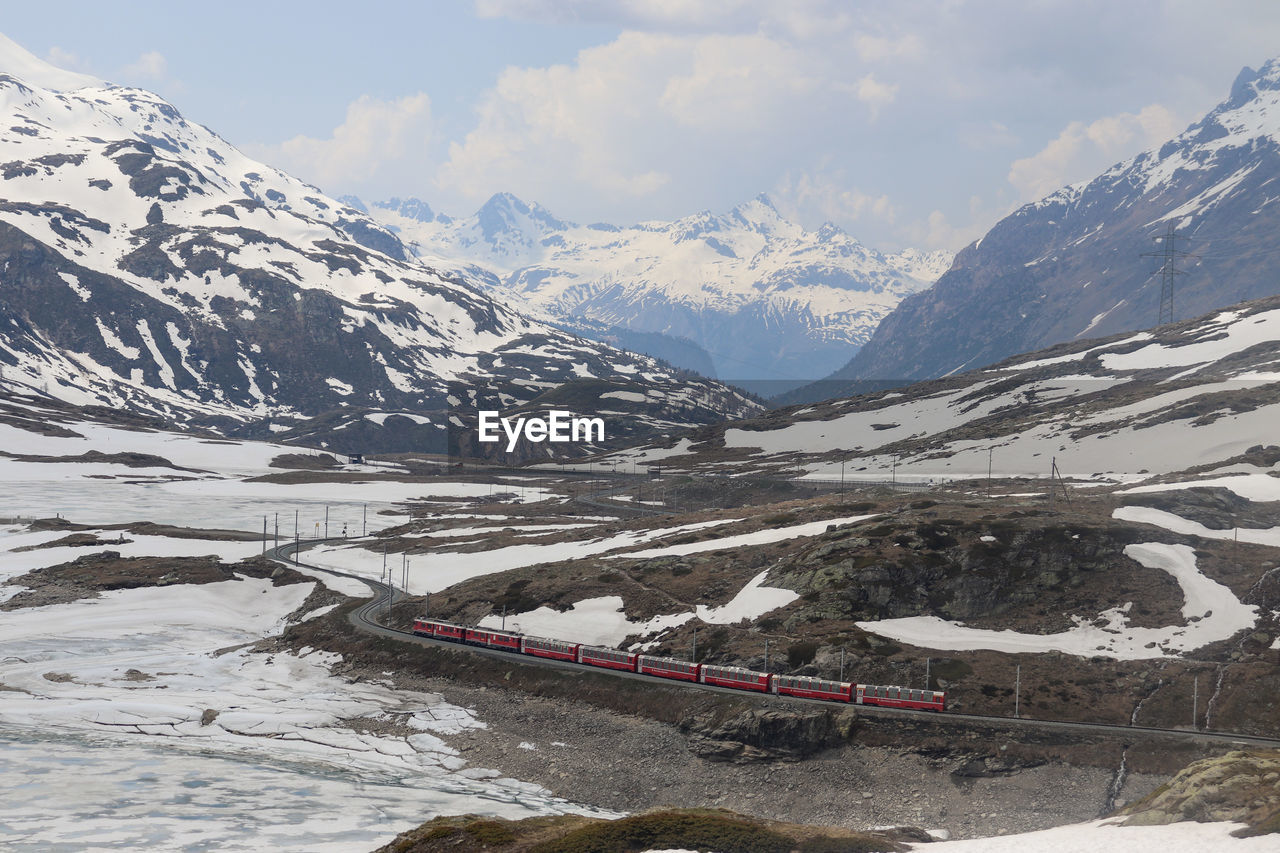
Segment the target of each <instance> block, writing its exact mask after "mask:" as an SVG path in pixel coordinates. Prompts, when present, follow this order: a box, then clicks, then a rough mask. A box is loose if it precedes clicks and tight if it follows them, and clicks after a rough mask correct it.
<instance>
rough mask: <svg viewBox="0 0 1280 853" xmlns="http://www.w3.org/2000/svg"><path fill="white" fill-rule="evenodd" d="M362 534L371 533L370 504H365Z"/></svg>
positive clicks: (361, 523)
mask: <svg viewBox="0 0 1280 853" xmlns="http://www.w3.org/2000/svg"><path fill="white" fill-rule="evenodd" d="M360 535H361V536H368V535H369V505H368V504H365V505H364V515H363V520H362V521H361V522H360Z"/></svg>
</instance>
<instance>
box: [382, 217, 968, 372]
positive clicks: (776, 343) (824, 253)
mask: <svg viewBox="0 0 1280 853" xmlns="http://www.w3.org/2000/svg"><path fill="white" fill-rule="evenodd" d="M371 213H372V215H373V216H374V217H375V218H376V219H378V221H379V222H381V223H382V224H383V225H385V226H387V227H388V228H390V229H391V230H393V231H395V232H396V233H398V234H399V235H400V236H401V237H402V238H403V239H404V240H405V242H406V243H409V244H410V245H411V246H413V247H414V248H415V250H416V251H419V252H420V253H421V254H423V255H424V256H428V255H430V256H439V257H443V258H449V259H451V260H455V261H468V262H471V263H473V264H476V265H478V266H480V267H483V268H486V269H488V270H490V271H492V273H493V277H492V279H490V281H491V283H492V284H493V285H494V286H498V287H502V288H504V289H506V290H508V291H511V292H513V293H515V294H517V295H518V296H519V297H520V298H521V299H523V300H525V301H527V302H528V303H529V304H531V305H533V306H536V307H540V308H542V309H544V310H545V311H546V312H547V313H548V315H549V316H551V317H553V318H556V319H558V320H560V321H574V320H577V319H585V320H588V321H592V322H595V323H604V324H606V325H608V326H614V327H621V328H625V329H630V330H634V331H640V332H650V333H661V334H664V335H670V336H675V337H683V338H687V339H689V340H691V341H693V342H695V343H697V344H698V345H700V346H701V347H703V348H704V349H705V350H706V351H707V352H709V353H710V354H711V357H712V360H713V363H714V368H715V370H716V373H717V375H719V376H721V377H726V378H733V379H755V380H760V379H765V380H780V379H795V378H817V377H819V376H822V375H825V374H826V373H828V372H830V371H831V370H834V369H835V368H836V367H838V366H839V365H840V364H843V363H844V362H845V361H847V360H848V358H849V355H850V353H851V352H852V351H853V350H855V349H856V348H857V347H858V346H860V345H861V344H863V343H864V342H865V341H866V340H867V339H868V338H869V337H870V336H871V332H872V331H873V330H874V329H875V327H876V324H877V323H879V321H880V319H881V318H882V317H883V316H884V315H885V314H887V313H888V312H889V311H890V310H891V309H892V308H893V307H894V306H895V305H897V304H898V302H899V301H901V299H902V298H903V297H904V296H906V295H907V294H909V293H912V292H914V291H917V290H919V289H921V288H922V287H926V286H927V285H928V284H929V283H930V282H932V281H933V280H935V279H936V278H937V277H938V276H939V275H941V274H942V272H943V271H944V270H945V269H946V268H947V265H948V264H949V263H950V262H951V257H950V255H949V254H946V253H942V252H934V253H923V252H918V251H915V250H910V249H909V250H906V251H904V252H902V253H899V254H896V255H886V254H882V253H880V252H877V251H875V250H874V249H869V248H867V247H865V246H863V245H861V244H860V243H858V242H857V241H856V240H854V239H853V238H852V237H850V236H849V235H848V234H846V233H845V232H843V231H841V230H840V229H839V228H837V227H836V226H834V225H830V224H828V225H824V226H823V227H822V228H820V229H818V230H817V231H805V230H804V229H803V228H801V227H800V226H799V225H796V224H794V223H792V222H789V221H788V220H786V219H785V218H783V217H782V216H781V215H780V214H779V213H778V211H777V210H775V209H774V207H773V204H772V203H771V202H770V201H769V199H768V198H767V197H766V196H763V195H761V196H758V197H757V198H755V199H754V200H752V201H749V202H747V203H745V204H741V205H739V206H738V207H735V208H734V209H733V210H731V211H729V212H728V213H727V214H724V215H713V214H711V213H708V212H703V213H699V214H696V215H693V216H688V217H685V218H683V219H679V220H676V221H675V222H643V223H640V224H638V225H634V226H631V227H627V228H620V227H618V226H616V225H607V224H603V223H596V224H592V225H576V224H574V223H571V222H565V221H564V220H561V219H558V218H557V217H555V216H554V215H553V214H551V213H550V212H549V211H547V210H546V209H545V208H543V207H540V206H539V205H537V204H528V203H526V202H524V201H521V200H520V199H518V198H516V197H515V196H512V195H510V194H507V193H500V194H498V195H495V196H494V197H493V198H491V199H489V201H488V202H486V203H485V205H484V206H483V207H482V208H480V210H479V211H478V212H477V213H476V214H475V215H473V216H470V217H468V218H466V219H456V220H455V219H451V218H450V217H448V216H443V215H441V214H437V213H435V212H433V211H432V210H431V208H430V207H429V206H428V205H426V204H425V203H424V202H421V201H419V200H417V199H408V200H401V199H392V200H390V201H387V202H377V203H375V204H374V205H373V206H372V208H371Z"/></svg>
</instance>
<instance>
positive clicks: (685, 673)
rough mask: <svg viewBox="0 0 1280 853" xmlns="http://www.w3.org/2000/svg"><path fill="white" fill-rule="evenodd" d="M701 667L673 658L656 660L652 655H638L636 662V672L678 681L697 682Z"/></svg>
mask: <svg viewBox="0 0 1280 853" xmlns="http://www.w3.org/2000/svg"><path fill="white" fill-rule="evenodd" d="M701 668H702V667H701V665H699V664H696V663H689V661H687V660H676V659H675V658H658V657H654V656H653V655H640V658H639V660H637V661H636V672H643V673H646V674H648V675H656V676H658V677H659V678H675V679H678V680H680V681H697V680H698V671H699V670H700V669H701Z"/></svg>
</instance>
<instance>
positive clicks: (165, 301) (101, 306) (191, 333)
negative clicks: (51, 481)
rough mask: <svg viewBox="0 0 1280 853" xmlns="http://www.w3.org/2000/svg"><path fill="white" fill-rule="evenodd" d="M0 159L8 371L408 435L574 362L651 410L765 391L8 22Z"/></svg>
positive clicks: (540, 387) (37, 382)
mask: <svg viewBox="0 0 1280 853" xmlns="http://www.w3.org/2000/svg"><path fill="white" fill-rule="evenodd" d="M6 67H17V68H20V69H23V70H24V71H25V72H27V73H28V75H29V76H28V78H27V79H23V78H20V77H18V76H15V75H13V74H5V73H3V71H4V69H5V68H6ZM41 81H45V82H49V83H50V85H49V86H44V85H41ZM0 179H2V183H0V269H2V270H3V272H0V321H2V322H0V370H2V376H0V378H3V380H4V381H6V382H10V383H16V384H18V385H22V386H26V387H29V388H33V389H37V390H39V391H41V392H42V393H45V394H48V395H50V396H52V397H56V398H59V399H63V400H66V401H69V402H73V403H77V404H95V405H105V406H111V407H119V408H128V409H132V410H134V411H139V412H146V413H151V414H156V415H160V416H163V417H165V418H168V419H170V420H172V421H175V422H179V423H189V424H196V425H205V426H217V427H219V428H221V429H224V430H228V431H232V432H236V433H238V434H247V435H271V434H274V433H285V434H286V436H285V437H288V435H294V434H296V435H307V436H308V437H311V438H313V439H316V440H325V441H328V442H330V443H331V446H334V447H337V448H342V447H345V446H346V445H350V444H353V440H352V438H351V437H352V436H353V435H354V433H351V432H347V433H345V434H344V433H343V432H342V430H344V429H349V427H351V426H352V425H353V424H359V425H360V429H361V431H362V433H363V434H362V435H361V436H360V437H359V439H358V441H355V442H354V443H355V445H356V446H357V447H359V448H362V449H375V448H379V449H403V450H409V449H414V450H422V449H428V445H432V444H434V445H438V446H433V447H431V449H443V438H442V436H444V435H445V434H446V432H447V427H448V422H447V418H448V415H449V414H450V413H451V412H453V411H455V410H460V409H467V408H470V407H473V406H480V407H484V408H495V409H507V408H511V407H513V406H519V405H521V404H523V403H527V402H529V401H530V400H533V399H534V398H536V397H538V396H539V395H543V394H545V393H547V392H548V391H551V390H554V389H556V388H557V387H559V386H563V385H565V384H566V383H575V382H581V381H591V382H594V383H603V386H607V387H603V391H605V392H607V391H609V390H614V391H617V392H619V393H630V394H632V396H633V397H635V396H637V395H639V396H638V400H639V401H640V403H641V404H642V405H637V406H633V407H632V408H630V409H626V407H625V406H623V403H625V402H626V401H622V402H620V403H618V404H617V405H613V406H610V408H611V409H620V407H621V409H622V410H625V414H626V415H627V416H628V417H634V418H639V419H641V420H644V419H647V418H650V417H652V418H653V423H652V425H653V426H654V428H656V429H663V430H666V429H669V428H671V426H672V425H688V424H691V423H698V422H704V421H705V420H708V419H716V418H719V417H722V416H724V415H726V414H740V413H743V412H745V411H750V410H752V409H754V408H756V406H755V404H754V403H751V402H750V401H748V400H746V399H744V398H743V397H742V396H740V395H738V394H736V393H735V392H732V391H729V390H728V389H726V388H724V387H723V386H719V385H716V384H714V383H709V382H704V381H689V380H688V379H686V378H685V377H683V376H681V375H679V374H677V373H676V372H675V371H673V370H671V369H669V368H667V367H665V366H663V365H661V364H659V363H657V362H655V361H654V360H653V359H651V358H646V357H642V356H635V355H632V354H629V353H623V352H619V351H617V350H615V349H612V348H610V347H608V346H604V345H601V344H598V343H596V342H592V341H587V340H584V339H582V338H578V337H575V336H573V335H570V334H566V333H564V332H562V331H560V330H558V329H555V328H552V327H550V326H548V325H546V324H544V323H541V322H538V321H536V320H532V319H530V318H528V317H526V316H524V315H522V314H520V313H518V312H517V311H516V310H513V309H511V308H509V307H506V306H505V305H503V304H501V303H500V302H498V301H495V300H493V299H492V298H491V297H490V296H489V295H488V294H486V293H484V292H482V291H481V290H480V289H478V288H476V287H475V286H473V285H472V284H471V283H469V282H468V281H467V280H465V279H464V278H462V277H460V276H458V275H456V274H454V273H450V272H441V271H438V270H436V269H433V268H431V267H429V266H426V265H424V264H423V263H421V262H419V261H418V260H416V259H415V258H413V257H412V256H411V255H410V254H409V253H408V252H406V251H405V249H404V247H403V245H402V244H401V242H400V241H399V240H398V239H397V238H396V237H395V236H394V235H393V234H392V233H390V232H389V231H387V230H386V229H385V228H383V227H381V226H379V225H378V224H376V223H375V222H373V221H372V220H370V219H369V218H368V217H366V216H364V215H363V214H361V213H360V212H359V211H357V210H355V209H353V208H350V207H348V206H346V205H345V204H342V203H339V202H337V201H335V200H333V199H331V198H328V197H326V196H325V195H324V194H323V193H321V192H320V191H319V190H317V189H316V188H314V187H311V186H308V185H306V184H303V183H302V182H300V181H298V180H296V179H294V178H292V177H290V176H288V175H286V174H284V173H282V172H280V171H278V170H275V169H272V168H270V167H268V166H265V165H263V164H261V163H258V162H255V161H253V160H251V159H249V158H247V157H245V156H244V155H243V154H241V153H240V152H239V151H237V150H236V149H235V148H234V147H233V146H231V145H230V144H228V143H227V142H226V141H225V140H223V139H221V138H220V137H218V136H217V135H216V134H214V133H213V132H212V131H210V130H209V129H207V128H205V127H203V126H201V125H198V124H194V123H191V122H188V121H187V120H185V119H184V118H183V117H182V116H181V115H180V114H179V113H178V112H177V110H175V109H174V108H173V107H172V106H171V105H170V104H168V103H166V102H165V101H164V100H163V99H161V98H159V97H158V96H156V95H154V94H151V93H149V92H146V91H142V90H139V89H130V88H123V87H118V86H110V85H107V84H102V83H100V82H99V81H94V80H91V79H86V78H82V77H78V76H75V75H70V76H69V75H67V74H65V73H64V72H61V71H59V70H57V69H52V68H50V67H49V66H47V65H45V64H44V63H42V62H41V61H40V60H37V59H35V58H34V57H31V56H30V55H29V54H26V53H25V52H24V51H22V50H21V48H18V47H17V46H16V45H13V44H12V42H7V41H6V42H5V43H4V44H0ZM677 398H678V399H677ZM628 399H630V398H628ZM669 400H670V405H668V401H669ZM333 413H337V414H333ZM396 415H400V416H401V417H395V416H396ZM320 416H324V417H322V418H321V419H320V420H319V421H316V420H315V419H316V418H318V417H320ZM388 422H390V426H388ZM437 439H439V440H437Z"/></svg>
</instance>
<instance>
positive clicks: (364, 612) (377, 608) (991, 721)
mask: <svg viewBox="0 0 1280 853" xmlns="http://www.w3.org/2000/svg"><path fill="white" fill-rule="evenodd" d="M326 541H330V542H334V541H347V540H341V539H329V540H325V539H304V540H302V541H301V542H300V543H298V544H297V545H296V546H295V544H294V543H292V542H290V543H288V544H286V545H281V546H279V547H277V548H272V549H269V550H268V551H267V556H268V557H270V558H271V559H273V560H278V561H280V562H282V563H285V564H287V565H290V566H292V565H300V566H304V567H306V568H308V569H311V570H313V571H319V572H324V573H326V574H330V575H337V576H340V577H346V578H353V579H355V580H358V581H360V582H361V583H364V584H367V585H368V587H369V589H370V590H371V591H372V593H373V595H372V597H371V598H370V599H369V601H367V602H365V603H364V604H362V605H360V606H359V607H357V608H356V609H355V610H353V611H352V612H351V614H350V616H349V619H350V621H351V624H352V625H353V626H355V627H356V628H357V629H358V630H361V631H365V632H366V633H370V634H376V635H378V636H382V637H389V638H392V639H396V640H399V641H401V642H405V643H413V644H416V645H421V646H441V647H445V648H451V649H460V650H465V651H468V652H471V653H474V654H478V655H486V656H488V657H495V658H504V659H507V660H510V659H511V657H512V653H511V652H505V651H500V650H498V649H488V648H484V647H481V646H463V645H459V644H458V643H451V642H449V641H447V640H437V639H435V638H434V637H420V636H418V635H417V634H413V633H411V632H409V631H400V630H396V629H395V628H388V627H386V626H384V625H383V624H382V622H381V621H380V620H379V618H378V617H379V615H380V614H383V613H385V612H386V608H387V604H388V598H389V596H391V595H392V593H393V590H392V589H391V587H389V586H388V585H387V584H384V583H381V582H380V581H375V580H372V579H370V578H367V577H363V576H361V575H355V574H351V573H350V572H341V571H337V570H336V569H326V568H322V567H321V566H315V565H311V564H310V563H298V562H297V561H296V557H295V554H294V551H295V550H298V551H301V550H302V549H304V548H309V547H311V546H313V545H318V544H321V543H323V542H326ZM519 659H520V662H521V663H522V664H527V665H529V666H542V667H547V668H550V669H558V670H563V671H566V672H575V673H582V672H584V671H589V672H593V673H599V674H603V675H608V676H612V677H614V678H630V679H633V680H639V681H645V682H650V683H653V682H660V683H662V684H665V685H670V686H679V687H685V688H688V689H691V690H703V691H706V692H711V693H723V694H727V695H731V696H737V697H739V698H741V697H742V696H743V695H750V693H749V692H747V691H742V690H734V689H732V688H728V687H716V686H714V685H710V684H697V683H692V682H687V681H673V680H671V679H666V678H662V679H659V678H656V677H655V676H651V675H642V674H640V673H635V672H624V671H622V670H616V669H604V668H599V667H585V668H584V666H583V665H581V664H576V663H570V662H568V661H558V660H551V659H549V658H540V657H534V656H531V655H519ZM770 699H772V700H777V701H783V702H790V703H794V704H796V705H800V706H805V707H813V705H814V702H815V701H816V700H812V699H800V698H798V697H795V696H776V695H770ZM858 712H859V713H865V714H869V715H871V716H885V717H907V718H914V719H916V720H920V721H926V722H931V723H936V724H939V725H948V724H950V722H951V721H955V722H956V723H982V724H987V725H996V726H1003V727H1007V728H1008V727H1012V728H1018V729H1024V730H1028V731H1031V730H1039V731H1072V732H1078V733H1080V734H1091V735H1103V736H1106V737H1111V738H1121V739H1133V738H1135V737H1143V736H1145V737H1148V738H1175V739H1178V740H1181V741H1191V742H1195V743H1203V744H1211V745H1216V746H1221V745H1224V744H1225V745H1238V746H1265V747H1276V748H1280V739H1277V738H1265V737H1257V736H1255V735H1239V734H1231V733H1229V732H1197V731H1188V730H1186V729H1160V728H1153V727H1150V726H1120V725H1112V724H1107V723H1078V722H1069V721H1065V720H1045V719H1028V718H1026V717H1022V718H1017V717H995V716H987V715H983V714H961V713H956V712H953V711H948V712H946V713H943V714H937V713H934V712H931V711H913V710H909V709H904V708H881V707H878V706H874V705H860V706H858Z"/></svg>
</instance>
